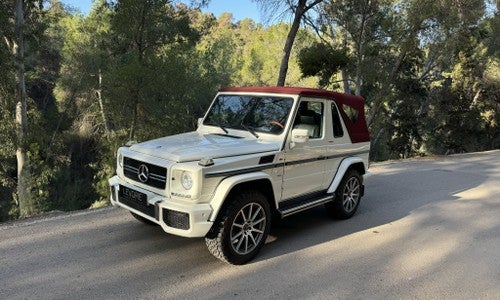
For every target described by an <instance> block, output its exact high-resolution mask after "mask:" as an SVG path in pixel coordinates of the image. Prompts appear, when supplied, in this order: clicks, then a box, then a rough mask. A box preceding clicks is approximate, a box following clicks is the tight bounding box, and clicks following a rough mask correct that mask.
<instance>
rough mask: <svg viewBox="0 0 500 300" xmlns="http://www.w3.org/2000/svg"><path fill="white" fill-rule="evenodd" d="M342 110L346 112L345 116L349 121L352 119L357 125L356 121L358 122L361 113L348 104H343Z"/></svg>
mask: <svg viewBox="0 0 500 300" xmlns="http://www.w3.org/2000/svg"><path fill="white" fill-rule="evenodd" d="M342 109H343V110H344V112H345V114H346V115H347V116H348V117H349V119H351V121H352V122H353V123H356V121H357V120H358V115H359V111H357V110H356V109H354V108H352V107H350V106H349V105H346V104H342Z"/></svg>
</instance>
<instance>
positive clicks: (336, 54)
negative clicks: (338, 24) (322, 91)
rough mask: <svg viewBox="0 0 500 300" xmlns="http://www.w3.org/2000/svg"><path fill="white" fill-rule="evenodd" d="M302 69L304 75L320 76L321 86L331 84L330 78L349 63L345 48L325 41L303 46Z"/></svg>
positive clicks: (301, 53) (300, 57)
mask: <svg viewBox="0 0 500 300" xmlns="http://www.w3.org/2000/svg"><path fill="white" fill-rule="evenodd" d="M298 61H299V67H300V71H301V72H302V74H303V75H304V76H319V78H320V81H319V85H320V86H323V87H324V86H327V85H328V84H330V79H331V78H332V76H333V75H334V74H336V73H337V72H338V71H339V70H340V69H342V68H345V67H346V66H347V64H348V63H349V57H348V56H347V54H346V53H345V51H343V50H338V49H333V48H331V47H329V46H328V45H325V44H323V43H313V44H312V45H311V46H310V47H307V48H303V49H302V50H301V51H300V53H299V57H298Z"/></svg>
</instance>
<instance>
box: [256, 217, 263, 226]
mask: <svg viewBox="0 0 500 300" xmlns="http://www.w3.org/2000/svg"><path fill="white" fill-rule="evenodd" d="M265 220H266V217H262V218H260V219H258V220H257V221H255V222H253V226H255V225H257V224H259V223H262V222H264V221H265Z"/></svg>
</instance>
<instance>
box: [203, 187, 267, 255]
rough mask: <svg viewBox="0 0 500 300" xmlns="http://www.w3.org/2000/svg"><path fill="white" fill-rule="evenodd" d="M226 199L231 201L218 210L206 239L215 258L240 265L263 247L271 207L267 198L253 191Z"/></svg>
mask: <svg viewBox="0 0 500 300" xmlns="http://www.w3.org/2000/svg"><path fill="white" fill-rule="evenodd" d="M226 201H229V202H228V203H231V204H230V205H229V206H227V207H226V208H225V209H224V210H223V211H221V212H220V213H219V216H218V217H217V220H216V221H215V222H214V225H213V227H212V229H210V232H209V233H208V234H207V236H206V237H205V242H206V244H207V247H208V250H209V251H210V253H212V255H214V256H215V257H217V258H218V259H220V260H222V261H224V262H226V263H229V264H234V265H242V264H244V263H246V262H248V261H249V260H251V259H252V258H254V257H255V256H256V255H257V254H258V253H259V251H260V249H261V248H262V246H264V243H265V242H266V238H267V235H268V234H269V229H270V227H271V210H270V208H269V203H268V202H267V199H266V197H265V196H264V195H262V194H261V193H260V192H258V191H254V190H250V191H244V192H243V193H241V194H239V195H235V196H234V197H230V198H228V199H227V200H226Z"/></svg>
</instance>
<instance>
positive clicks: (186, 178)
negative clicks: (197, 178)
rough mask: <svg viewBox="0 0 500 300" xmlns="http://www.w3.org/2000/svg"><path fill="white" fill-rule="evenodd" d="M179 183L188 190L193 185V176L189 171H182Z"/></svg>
mask: <svg viewBox="0 0 500 300" xmlns="http://www.w3.org/2000/svg"><path fill="white" fill-rule="evenodd" d="M181 183H182V187H183V188H184V189H186V190H190V189H191V188H192V187H193V178H192V177H191V174H190V173H189V172H186V171H184V172H182V175H181Z"/></svg>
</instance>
